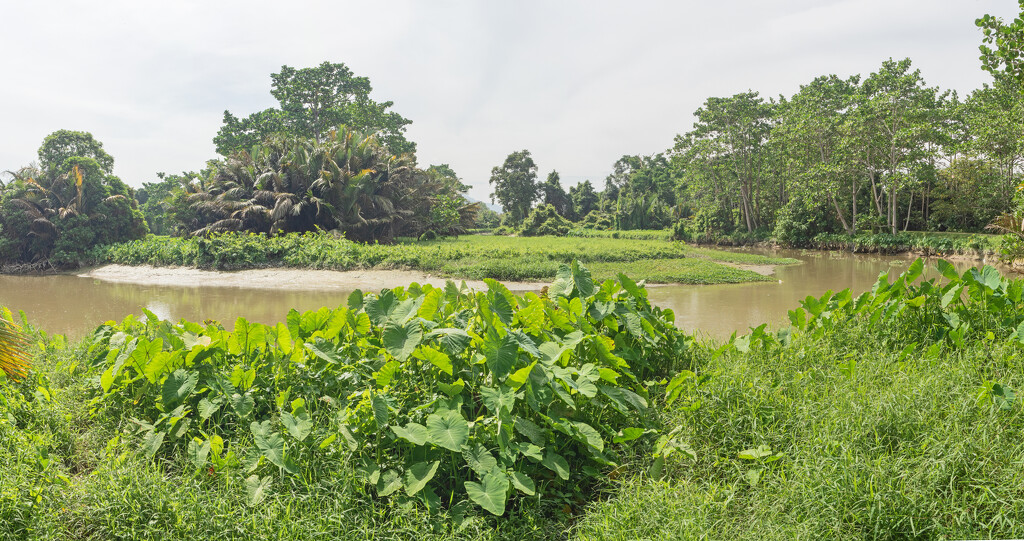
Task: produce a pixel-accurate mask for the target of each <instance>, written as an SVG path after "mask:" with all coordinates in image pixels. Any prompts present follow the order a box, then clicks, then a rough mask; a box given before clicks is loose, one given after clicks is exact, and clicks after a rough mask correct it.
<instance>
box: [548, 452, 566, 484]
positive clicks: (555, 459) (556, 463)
mask: <svg viewBox="0 0 1024 541" xmlns="http://www.w3.org/2000/svg"><path fill="white" fill-rule="evenodd" d="M541 464H543V465H544V467H545V468H547V469H549V470H551V471H553V472H555V473H557V474H558V476H559V477H561V478H562V479H563V480H566V481H567V480H569V462H568V461H566V460H565V457H563V456H562V455H560V454H558V453H556V452H554V451H552V450H550V449H548V450H547V452H546V453H544V460H542V461H541Z"/></svg>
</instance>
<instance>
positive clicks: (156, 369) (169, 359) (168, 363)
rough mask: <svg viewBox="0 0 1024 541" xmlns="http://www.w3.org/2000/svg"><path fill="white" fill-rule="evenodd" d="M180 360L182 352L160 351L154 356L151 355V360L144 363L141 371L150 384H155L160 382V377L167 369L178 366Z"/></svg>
mask: <svg viewBox="0 0 1024 541" xmlns="http://www.w3.org/2000/svg"><path fill="white" fill-rule="evenodd" d="M181 360H182V351H181V350H178V351H161V352H159V353H157V354H156V355H153V357H152V359H151V360H150V361H149V362H148V363H146V367H145V368H143V369H142V372H143V373H144V374H145V375H146V379H148V380H149V382H150V383H156V382H157V381H160V376H163V375H164V372H166V371H167V370H168V368H170V367H173V366H175V365H176V364H179V363H180V362H181Z"/></svg>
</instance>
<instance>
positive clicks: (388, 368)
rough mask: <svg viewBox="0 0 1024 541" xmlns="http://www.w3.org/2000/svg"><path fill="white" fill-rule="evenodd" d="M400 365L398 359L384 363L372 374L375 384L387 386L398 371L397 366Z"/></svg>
mask: <svg viewBox="0 0 1024 541" xmlns="http://www.w3.org/2000/svg"><path fill="white" fill-rule="evenodd" d="M400 366H401V365H400V364H399V363H398V361H395V360H391V361H388V362H386V363H384V366H382V367H380V370H378V371H377V373H375V374H374V375H373V379H374V380H376V381H377V385H379V386H381V387H387V386H388V384H390V383H391V380H392V379H393V378H394V377H395V373H396V372H398V368H399V367H400Z"/></svg>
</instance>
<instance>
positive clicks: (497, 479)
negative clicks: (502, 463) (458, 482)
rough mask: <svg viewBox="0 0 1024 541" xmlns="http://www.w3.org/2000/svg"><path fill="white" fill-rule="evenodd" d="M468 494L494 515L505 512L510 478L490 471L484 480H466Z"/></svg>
mask: <svg viewBox="0 0 1024 541" xmlns="http://www.w3.org/2000/svg"><path fill="white" fill-rule="evenodd" d="M465 485H466V494H467V495H468V496H469V499H471V500H473V502H475V503H476V504H477V505H479V506H480V507H483V508H484V509H486V510H487V511H489V512H491V513H492V514H494V515H498V516H500V515H503V514H505V501H506V499H507V493H508V478H506V477H505V476H504V475H498V474H497V473H489V474H487V475H485V476H484V477H483V480H482V482H480V483H475V482H473V481H466V483H465Z"/></svg>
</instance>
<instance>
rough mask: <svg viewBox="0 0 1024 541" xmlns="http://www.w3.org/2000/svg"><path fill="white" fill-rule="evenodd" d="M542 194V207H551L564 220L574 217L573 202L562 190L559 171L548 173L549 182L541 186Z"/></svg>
mask: <svg viewBox="0 0 1024 541" xmlns="http://www.w3.org/2000/svg"><path fill="white" fill-rule="evenodd" d="M540 192H541V204H542V205H551V206H552V207H553V208H554V209H555V211H556V212H558V214H559V215H560V216H562V217H563V218H569V217H571V216H572V201H570V200H569V195H568V194H566V193H565V190H563V189H562V183H561V178H560V177H559V176H558V171H551V172H550V173H548V178H547V180H546V181H545V182H544V183H543V184H541V185H540Z"/></svg>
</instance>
